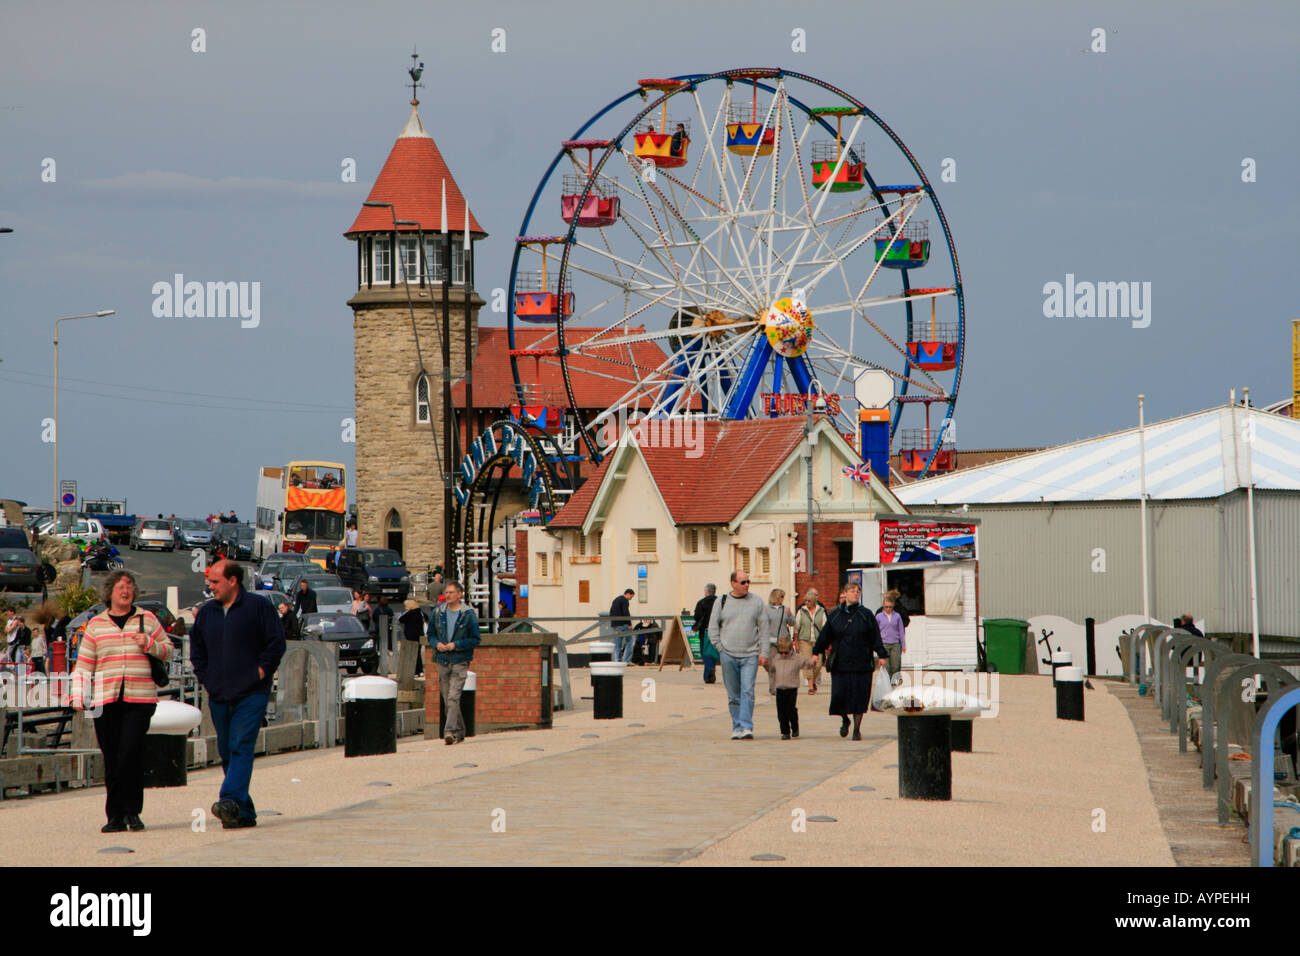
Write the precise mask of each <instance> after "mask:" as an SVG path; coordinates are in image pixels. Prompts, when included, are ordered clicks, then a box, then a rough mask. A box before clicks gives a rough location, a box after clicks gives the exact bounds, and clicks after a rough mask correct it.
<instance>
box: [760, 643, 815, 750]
mask: <svg viewBox="0 0 1300 956" xmlns="http://www.w3.org/2000/svg"><path fill="white" fill-rule="evenodd" d="M807 665H808V658H806V657H804V656H803V655H802V654H800V653H799V652H798V651H797V650H796V649H795V647H794V640H793V639H792V638H791V637H790V635H788V634H782V635H781V636H780V637H778V638H777V639H776V653H775V654H773V655H772V659H771V660H769V661H768V662H767V672H768V673H769V674H771V675H772V680H773V681H774V682H775V683H776V720H777V723H778V724H779V725H780V727H781V739H782V740H789V739H790V738H791V737H798V736H799V672H800V671H802V670H803V669H804V668H805V667H806V666H807Z"/></svg>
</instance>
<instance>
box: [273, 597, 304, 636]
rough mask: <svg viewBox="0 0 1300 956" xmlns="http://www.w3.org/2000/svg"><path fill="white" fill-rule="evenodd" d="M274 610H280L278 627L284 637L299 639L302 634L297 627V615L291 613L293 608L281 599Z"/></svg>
mask: <svg viewBox="0 0 1300 956" xmlns="http://www.w3.org/2000/svg"><path fill="white" fill-rule="evenodd" d="M276 610H278V611H279V612H280V628H281V629H282V630H283V631H284V639H285V640H286V641H296V640H299V639H300V638H301V637H302V634H301V632H300V630H299V628H298V616H297V615H296V614H294V613H293V608H292V607H290V606H289V605H288V603H286V602H285V601H281V602H280V604H279V606H278V607H277V608H276Z"/></svg>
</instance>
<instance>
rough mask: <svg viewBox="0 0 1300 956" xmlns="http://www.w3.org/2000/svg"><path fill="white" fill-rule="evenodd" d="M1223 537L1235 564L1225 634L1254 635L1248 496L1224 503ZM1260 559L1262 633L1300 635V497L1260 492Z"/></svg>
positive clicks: (1228, 578)
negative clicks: (1251, 606) (1251, 617)
mask: <svg viewBox="0 0 1300 956" xmlns="http://www.w3.org/2000/svg"><path fill="white" fill-rule="evenodd" d="M1221 500H1222V501H1223V503H1224V508H1223V533H1224V537H1225V541H1226V542H1227V544H1228V546H1229V547H1230V548H1231V550H1230V551H1229V553H1230V554H1232V555H1233V560H1232V561H1231V562H1227V563H1226V564H1225V567H1224V573H1223V584H1222V587H1223V591H1224V596H1225V601H1226V603H1227V605H1228V609H1229V610H1228V614H1227V626H1226V627H1225V630H1229V631H1237V632H1240V633H1243V634H1249V633H1250V561H1249V558H1248V555H1249V551H1248V550H1247V542H1248V535H1249V530H1248V528H1247V517H1248V512H1247V510H1246V493H1245V492H1244V491H1237V492H1233V493H1232V494H1230V495H1226V496H1224V498H1222V499H1221ZM1255 560H1256V563H1257V565H1258V568H1259V630H1260V633H1261V634H1277V635H1281V636H1284V637H1300V495H1297V494H1295V493H1294V492H1285V491H1256V492H1255Z"/></svg>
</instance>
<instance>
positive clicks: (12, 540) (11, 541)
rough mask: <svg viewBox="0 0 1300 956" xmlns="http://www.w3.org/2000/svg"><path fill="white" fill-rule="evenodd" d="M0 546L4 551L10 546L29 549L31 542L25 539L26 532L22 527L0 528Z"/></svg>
mask: <svg viewBox="0 0 1300 956" xmlns="http://www.w3.org/2000/svg"><path fill="white" fill-rule="evenodd" d="M0 548H4V549H5V550H6V551H7V550H9V549H10V548H20V549H22V550H24V551H30V550H32V543H31V542H30V541H28V540H27V532H26V531H24V530H23V529H22V528H0Z"/></svg>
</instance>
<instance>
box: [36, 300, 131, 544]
mask: <svg viewBox="0 0 1300 956" xmlns="http://www.w3.org/2000/svg"><path fill="white" fill-rule="evenodd" d="M116 314H117V312H116V310H114V309H100V310H99V311H98V312H89V313H87V314H86V315H65V316H64V317H63V318H61V319H55V320H54V526H53V529H52V530H53V532H54V534H58V533H59V323H60V322H71V321H72V320H73V319H101V318H103V317H104V316H106V315H116Z"/></svg>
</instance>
